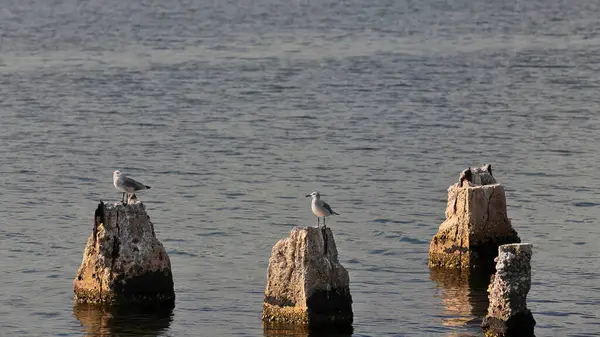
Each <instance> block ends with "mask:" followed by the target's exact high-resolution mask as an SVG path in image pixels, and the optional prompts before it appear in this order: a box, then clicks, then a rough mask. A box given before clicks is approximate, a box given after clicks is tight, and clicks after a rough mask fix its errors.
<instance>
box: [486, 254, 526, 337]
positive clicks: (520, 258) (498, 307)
mask: <svg viewBox="0 0 600 337" xmlns="http://www.w3.org/2000/svg"><path fill="white" fill-rule="evenodd" d="M531 254H532V252H531V244H527V243H523V244H510V245H503V246H500V247H499V248H498V257H497V258H496V274H494V276H493V277H492V280H491V282H490V286H489V288H488V292H489V301H490V305H489V307H488V314H487V316H486V317H485V319H484V320H483V324H482V327H483V329H484V331H485V332H486V336H523V337H527V336H533V328H534V326H535V320H534V319H533V315H532V314H531V311H530V310H529V309H527V294H528V293H529V289H530V288H531Z"/></svg>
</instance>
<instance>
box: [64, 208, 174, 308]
mask: <svg viewBox="0 0 600 337" xmlns="http://www.w3.org/2000/svg"><path fill="white" fill-rule="evenodd" d="M73 288H74V292H75V301H76V302H83V303H104V304H125V303H153V304H166V305H172V304H173V303H174V301H175V292H174V288H173V275H172V273H171V261H170V260H169V256H168V255H167V252H166V251H165V248H164V247H163V245H162V243H160V241H158V239H157V238H156V235H155V233H154V225H153V224H152V222H150V217H149V216H148V214H147V213H146V209H145V207H144V205H143V204H142V203H141V202H135V203H132V204H128V205H125V206H124V205H122V204H121V203H113V204H104V203H102V202H100V204H99V205H98V208H97V209H96V212H95V214H94V229H93V232H92V235H91V236H90V237H89V239H88V241H87V244H86V246H85V249H84V252H83V260H82V262H81V267H79V270H78V271H77V275H76V276H75V280H74V281H73Z"/></svg>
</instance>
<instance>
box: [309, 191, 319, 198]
mask: <svg viewBox="0 0 600 337" xmlns="http://www.w3.org/2000/svg"><path fill="white" fill-rule="evenodd" d="M306 197H307V198H308V197H312V198H313V199H319V198H320V197H321V193H319V191H313V192H312V193H311V194H309V195H307V196H306Z"/></svg>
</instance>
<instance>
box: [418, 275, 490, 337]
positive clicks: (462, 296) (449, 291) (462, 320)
mask: <svg viewBox="0 0 600 337" xmlns="http://www.w3.org/2000/svg"><path fill="white" fill-rule="evenodd" d="M492 273H493V270H477V271H475V272H474V271H468V270H467V271H460V270H447V269H438V268H432V269H430V275H429V277H430V279H431V280H432V281H434V282H436V283H437V285H438V287H439V289H441V300H442V303H443V305H444V311H443V312H442V315H443V316H444V317H443V318H442V324H443V325H445V326H448V327H464V326H472V327H477V329H478V328H479V326H480V325H481V321H482V318H483V317H484V316H485V315H486V313H487V308H488V304H489V302H488V293H487V287H488V285H489V281H490V276H491V275H492ZM455 336H464V334H462V335H461V334H458V335H455Z"/></svg>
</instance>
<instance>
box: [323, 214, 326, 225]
mask: <svg viewBox="0 0 600 337" xmlns="http://www.w3.org/2000/svg"><path fill="white" fill-rule="evenodd" d="M325 227H327V226H325V217H324V216H323V228H325Z"/></svg>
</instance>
